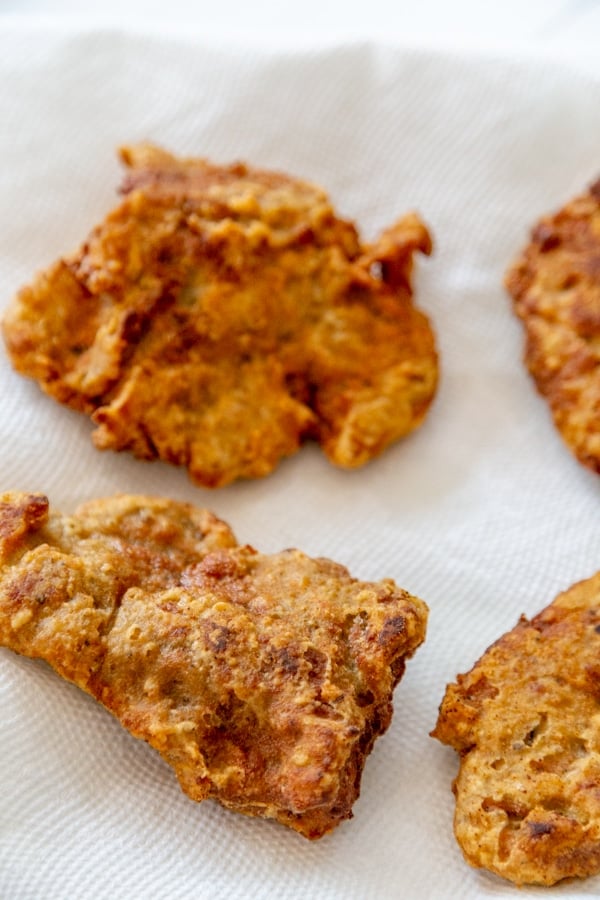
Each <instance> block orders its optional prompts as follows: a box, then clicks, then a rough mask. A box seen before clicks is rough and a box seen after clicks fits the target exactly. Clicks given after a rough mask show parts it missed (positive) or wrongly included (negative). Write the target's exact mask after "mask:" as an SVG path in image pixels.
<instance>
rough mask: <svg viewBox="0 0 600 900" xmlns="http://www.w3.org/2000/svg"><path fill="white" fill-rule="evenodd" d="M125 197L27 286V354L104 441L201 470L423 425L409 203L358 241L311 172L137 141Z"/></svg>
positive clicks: (414, 229) (425, 327) (433, 360)
mask: <svg viewBox="0 0 600 900" xmlns="http://www.w3.org/2000/svg"><path fill="white" fill-rule="evenodd" d="M121 156H122V159H123V162H124V163H125V165H126V166H127V167H128V169H129V174H128V176H127V177H126V179H125V184H124V186H123V193H124V194H125V198H124V200H123V202H122V203H121V205H120V206H118V207H117V208H116V209H115V210H114V211H113V212H111V213H110V214H109V215H108V217H107V218H106V219H105V221H104V222H103V223H102V224H101V225H99V226H98V227H97V228H96V229H95V230H94V231H93V232H92V234H91V235H90V237H89V238H88V240H87V241H86V242H85V243H84V244H83V246H82V247H81V249H80V250H79V251H78V252H77V253H75V254H74V255H73V256H71V257H70V258H68V259H63V260H60V261H59V262H57V263H56V264H55V265H53V266H52V267H51V268H50V269H49V270H48V271H46V272H43V273H42V274H40V275H39V276H38V277H37V278H36V280H35V281H34V282H33V283H32V284H31V286H29V287H26V288H24V289H23V290H22V291H21V292H20V294H19V295H18V297H17V298H16V300H15V301H14V303H13V305H12V307H11V308H10V309H9V310H8V312H7V314H6V316H5V318H4V323H3V331H4V338H5V341H6V345H7V348H8V351H9V354H10V356H11V359H12V362H13V364H14V366H15V368H16V369H17V370H18V371H19V372H21V373H23V374H24V375H28V376H31V377H33V378H35V379H37V380H38V381H39V383H40V385H41V386H42V388H43V389H44V391H46V392H47V393H48V394H50V395H51V396H53V397H55V398H56V399H57V400H59V401H60V402H61V403H65V404H67V405H69V406H72V407H74V408H75V409H77V410H80V411H83V412H86V413H88V414H90V415H91V416H92V419H93V421H94V423H95V425H96V426H97V427H96V430H95V431H94V433H93V440H94V443H95V444H96V446H97V447H99V448H101V449H107V448H108V449H113V450H129V451H131V452H132V453H133V454H135V456H137V457H140V458H143V459H154V458H159V459H162V460H165V461H167V462H170V463H173V464H176V465H181V466H186V467H187V468H188V470H189V473H190V476H191V478H192V479H193V480H194V481H195V482H197V483H198V484H200V485H204V486H208V487H218V486H221V485H225V484H227V483H228V482H231V481H233V480H234V479H237V478H255V477H259V476H263V475H266V474H267V473H269V472H270V471H271V470H272V469H273V468H274V467H275V466H276V465H277V463H278V461H279V460H280V459H281V458H282V457H284V456H287V455H289V454H292V453H294V452H295V451H296V450H297V449H298V447H299V445H300V443H301V442H302V441H304V440H305V439H307V438H315V439H316V440H318V441H319V442H320V444H321V445H322V447H323V449H324V451H325V453H326V454H327V456H328V457H329V459H330V460H331V461H332V462H333V463H335V464H337V465H339V466H344V467H355V466H360V465H362V464H363V463H366V462H367V461H368V460H370V459H371V458H372V457H374V456H376V455H377V454H379V453H381V452H382V451H383V450H384V449H385V448H386V447H387V446H388V445H389V444H390V443H392V442H393V441H396V440H397V439H398V438H400V437H402V436H403V435H405V434H407V433H408V432H410V431H412V430H413V429H414V428H416V427H417V426H418V425H419V424H420V423H421V421H422V420H423V418H424V416H425V413H426V411H427V409H428V407H429V405H430V403H431V400H432V398H433V395H434V393H435V389H436V383H437V357H436V350H435V346H434V337H433V334H432V330H431V328H430V325H429V322H428V320H427V318H426V317H425V315H424V314H423V313H421V312H419V311H418V310H417V309H415V307H414V306H413V303H412V292H411V287H410V283H411V272H412V258H413V255H414V253H415V252H416V251H421V252H423V253H429V252H430V251H431V239H430V237H429V234H428V232H427V230H426V228H425V226H424V225H423V224H422V222H421V221H420V220H419V219H418V218H417V216H416V215H414V214H410V215H407V216H406V217H405V218H403V219H401V220H400V221H399V222H398V223H397V224H396V225H394V226H392V227H391V228H390V229H388V230H387V231H386V232H385V233H384V234H383V235H382V237H381V238H380V239H379V241H378V242H376V243H375V244H374V245H368V246H362V245H361V244H360V242H359V238H358V234H357V231H356V229H355V228H354V226H353V225H352V224H351V223H350V222H346V221H343V220H341V219H339V218H338V217H337V216H336V215H335V212H334V210H333V208H332V206H331V203H330V201H329V199H328V197H327V195H326V194H325V193H324V192H323V191H322V190H321V189H320V188H318V187H315V186H313V185H310V184H306V183H304V182H302V181H299V180H297V179H293V178H290V177H288V176H286V175H279V174H276V173H272V172H263V171H259V170H256V169H251V168H248V167H246V166H245V165H241V164H238V165H232V166H229V167H219V166H215V165H212V164H210V163H208V162H205V161H204V160H197V159H176V158H175V157H173V156H171V155H169V154H168V153H166V152H164V151H162V150H159V149H157V148H156V147H152V146H147V145H143V146H139V147H128V148H125V149H124V150H123V151H122V154H121Z"/></svg>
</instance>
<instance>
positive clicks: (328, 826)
mask: <svg viewBox="0 0 600 900" xmlns="http://www.w3.org/2000/svg"><path fill="white" fill-rule="evenodd" d="M0 537H1V538H2V540H3V541H4V545H2V544H1V543H0V549H1V548H2V546H4V547H5V548H6V549H5V555H4V564H3V566H2V567H1V568H0V644H2V645H5V646H8V647H10V648H11V649H13V650H16V651H17V652H19V653H23V654H25V655H27V656H33V657H41V658H43V659H45V660H46V661H47V662H49V663H50V664H51V665H52V666H53V667H54V668H55V669H56V670H57V671H58V672H59V673H60V674H61V675H63V676H64V677H65V678H67V679H69V680H70V681H73V682H74V683H75V684H77V685H78V686H79V687H81V688H83V689H84V690H86V691H88V692H89V693H90V694H92V695H93V696H94V697H96V699H98V700H100V701H101V702H102V703H103V704H104V705H105V706H106V707H107V708H108V709H109V710H110V711H111V712H112V713H114V715H116V716H117V717H118V718H119V720H120V721H121V722H122V724H123V725H124V726H125V727H126V728H128V729H129V730H130V731H131V732H132V733H133V734H134V735H135V736H136V737H140V738H143V739H144V740H146V741H148V743H150V744H151V745H152V746H153V747H155V748H156V749H157V750H158V751H159V752H160V753H161V755H162V756H163V757H164V758H165V759H166V760H167V762H168V763H170V765H172V766H173V768H174V769H175V772H176V774H177V777H178V779H179V782H180V784H181V787H182V788H183V790H184V791H185V792H186V793H187V794H188V795H189V796H190V797H192V798H193V799H194V800H203V799H205V798H208V797H212V798H214V799H216V800H218V801H219V802H220V803H222V804H223V805H225V806H227V807H230V808H231V809H235V810H238V811H240V812H243V813H247V814H249V815H256V816H265V817H269V818H274V819H277V820H278V821H280V822H282V823H284V824H285V825H288V826H290V827H291V828H293V829H295V830H296V831H298V832H300V833H301V834H303V835H304V836H305V837H308V838H317V837H320V836H321V835H323V834H325V833H326V832H328V831H331V830H332V829H333V828H334V827H335V826H336V825H337V824H339V822H340V821H342V820H343V819H346V818H349V817H350V816H351V815H352V805H353V803H354V801H355V800H356V798H357V796H358V793H359V788H360V779H361V774H362V769H363V765H364V762H365V759H366V756H367V755H368V753H369V752H370V750H371V747H372V745H373V742H374V740H375V739H376V737H377V736H378V735H379V734H381V733H383V732H384V731H385V730H386V728H387V727H388V725H389V722H390V718H391V715H392V692H393V689H394V687H395V685H396V683H397V682H398V681H399V679H400V677H401V675H402V673H403V671H404V666H405V663H406V660H407V659H408V658H409V657H410V656H411V655H412V654H413V653H414V651H415V650H416V648H417V647H418V645H419V644H420V643H421V641H422V640H423V639H424V637H425V627H426V619H427V608H426V606H425V604H424V603H423V602H422V601H420V600H418V599H417V598H415V597H411V596H410V595H409V594H407V593H406V592H405V591H403V590H401V589H399V588H397V587H396V586H395V584H394V583H393V582H392V581H390V580H384V581H380V582H378V583H366V582H360V581H357V580H355V579H353V578H351V577H350V575H349V574H348V572H347V570H346V569H345V568H343V567H342V566H339V565H336V564H335V563H333V562H331V561H329V560H326V559H310V558H309V557H307V556H305V555H304V554H302V553H300V552H299V551H298V550H288V551H285V552H283V553H279V554H275V555H273V556H263V555H261V554H260V553H257V552H256V551H255V550H253V549H252V548H250V547H240V546H237V545H236V543H235V539H234V537H233V535H232V534H231V532H230V530H229V529H228V527H227V526H226V525H225V524H224V523H223V522H220V521H219V520H218V519H216V518H215V517H214V516H212V515H211V514H210V513H207V512H205V511H202V510H197V509H194V508H193V507H191V506H189V505H187V504H181V503H175V502H173V501H168V500H159V499H157V498H150V497H130V496H118V497H113V498H109V499H104V500H97V501H94V502H92V503H88V504H86V505H84V506H83V507H81V508H80V509H79V510H78V511H77V513H76V514H75V515H74V516H62V515H59V514H58V513H54V514H49V512H48V502H47V500H46V498H44V497H41V496H39V495H22V494H7V495H4V496H3V497H0Z"/></svg>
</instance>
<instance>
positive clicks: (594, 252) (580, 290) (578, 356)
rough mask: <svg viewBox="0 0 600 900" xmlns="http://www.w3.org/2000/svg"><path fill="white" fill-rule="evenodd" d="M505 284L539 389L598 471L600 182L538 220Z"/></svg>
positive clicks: (574, 446)
mask: <svg viewBox="0 0 600 900" xmlns="http://www.w3.org/2000/svg"><path fill="white" fill-rule="evenodd" d="M506 284H507V287H508V289H509V291H510V293H511V294H512V296H513V299H514V308H515V311H516V313H517V315H518V316H519V317H520V318H521V319H522V320H523V323H524V325H525V331H526V336H527V342H526V351H525V359H526V362H527V365H528V367H529V371H530V372H531V374H532V375H533V377H534V379H535V382H536V384H537V387H538V390H539V391H540V393H541V394H543V395H544V396H545V397H546V398H547V400H548V403H549V405H550V409H551V411H552V415H553V417H554V422H555V424H556V426H557V427H558V429H559V431H560V432H561V434H562V436H563V438H564V440H565V441H566V442H567V444H568V445H569V447H570V448H571V450H572V451H573V453H574V454H575V455H576V456H577V458H578V459H579V460H580V461H581V462H582V463H583V464H584V465H585V466H588V467H589V468H590V469H592V470H594V471H595V472H600V181H598V182H596V184H594V185H593V186H592V187H591V188H590V190H589V191H588V193H587V194H584V195H583V196H581V197H577V198H576V199H575V200H573V201H572V202H571V203H568V204H567V205H566V206H565V207H564V209H561V210H560V211H559V212H558V213H556V214H555V215H553V216H548V217H546V218H544V219H542V220H541V222H539V224H538V225H537V226H536V227H535V228H534V230H533V232H532V235H531V243H530V244H529V246H528V247H527V248H526V249H525V251H524V253H523V254H522V256H521V258H520V259H519V260H518V261H517V262H516V263H515V265H514V266H513V267H512V268H511V270H510V271H509V272H508V275H507V278H506Z"/></svg>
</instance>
